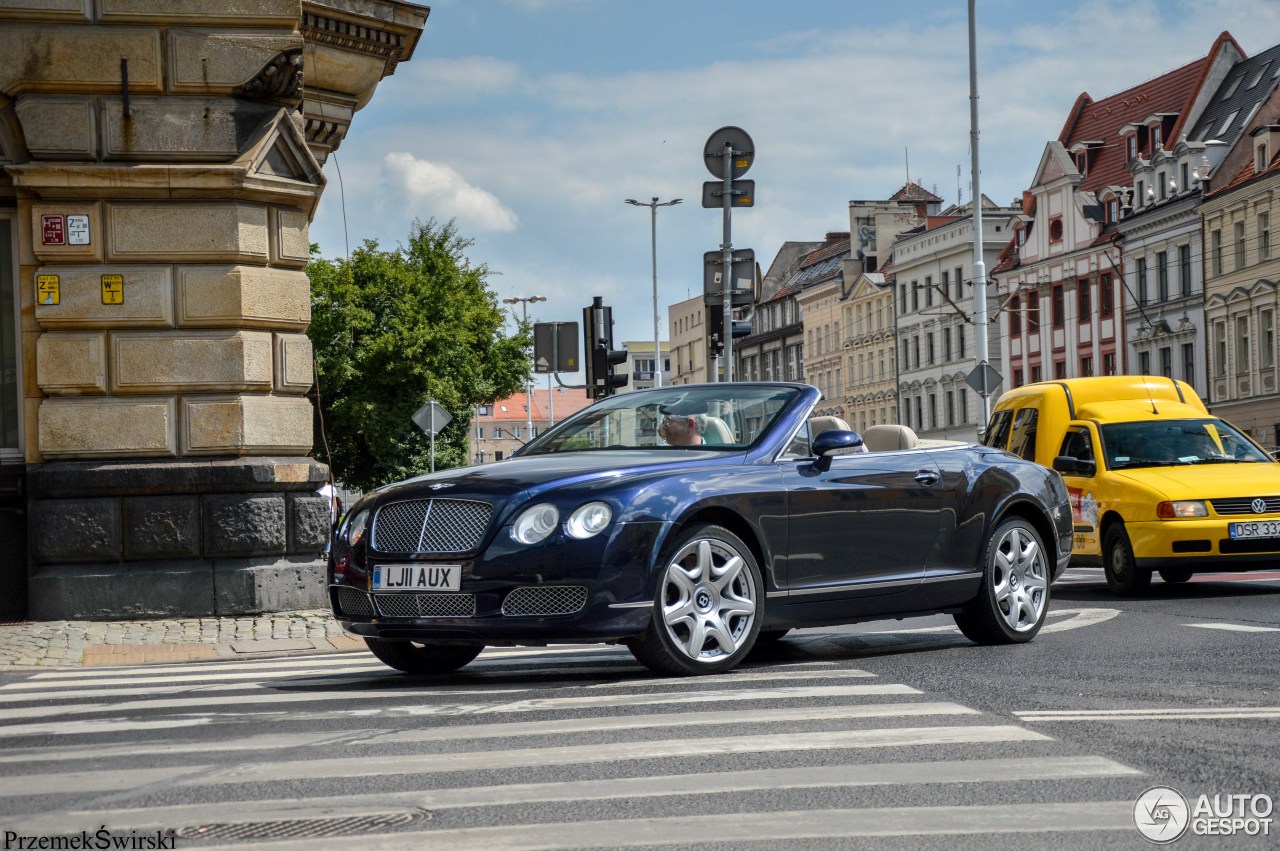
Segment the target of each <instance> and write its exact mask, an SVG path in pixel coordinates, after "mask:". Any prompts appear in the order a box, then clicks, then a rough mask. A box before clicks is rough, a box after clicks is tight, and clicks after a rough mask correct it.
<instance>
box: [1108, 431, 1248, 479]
mask: <svg viewBox="0 0 1280 851" xmlns="http://www.w3.org/2000/svg"><path fill="white" fill-rule="evenodd" d="M1100 431H1101V433H1102V446H1103V452H1104V453H1105V457H1106V461H1107V467H1108V468H1109V469H1112V470H1125V469H1130V468H1133V467H1173V466H1179V465H1184V464H1239V463H1258V462H1268V463H1269V462H1271V458H1270V456H1268V455H1267V453H1265V452H1263V451H1262V450H1261V449H1259V448H1258V447H1257V446H1256V445H1255V444H1254V443H1253V441H1251V440H1249V438H1247V437H1245V436H1244V435H1243V434H1242V433H1241V432H1240V431H1238V430H1237V429H1236V428H1235V427H1234V426H1232V425H1230V424H1228V423H1226V422H1223V421H1222V420H1217V419H1212V418H1207V419H1195V420H1151V421H1148V422H1138V423H1111V424H1109V425H1104V426H1102V427H1101V428H1100Z"/></svg>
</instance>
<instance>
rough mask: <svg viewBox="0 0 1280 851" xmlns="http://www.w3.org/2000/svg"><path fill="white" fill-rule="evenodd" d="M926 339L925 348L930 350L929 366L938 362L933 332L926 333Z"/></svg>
mask: <svg viewBox="0 0 1280 851" xmlns="http://www.w3.org/2000/svg"><path fill="white" fill-rule="evenodd" d="M924 340H925V350H926V351H928V353H929V366H933V365H934V364H935V363H937V362H938V361H937V358H935V357H934V352H933V334H932V333H929V334H925V336H924Z"/></svg>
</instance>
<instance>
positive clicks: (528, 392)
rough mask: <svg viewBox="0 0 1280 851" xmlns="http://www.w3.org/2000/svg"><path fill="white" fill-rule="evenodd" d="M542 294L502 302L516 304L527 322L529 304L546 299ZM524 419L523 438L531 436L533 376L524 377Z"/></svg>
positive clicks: (527, 322)
mask: <svg viewBox="0 0 1280 851" xmlns="http://www.w3.org/2000/svg"><path fill="white" fill-rule="evenodd" d="M546 300H547V297H546V296H544V295H530V296H519V297H516V298H504V299H503V300H502V303H503V304H518V305H520V308H521V310H522V312H523V317H524V319H523V320H522V324H524V325H528V324H529V305H530V304H537V303H538V302H540V301H546ZM524 421H525V429H526V431H525V439H526V440H528V439H530V438H532V437H533V378H532V377H526V378H525V380H524Z"/></svg>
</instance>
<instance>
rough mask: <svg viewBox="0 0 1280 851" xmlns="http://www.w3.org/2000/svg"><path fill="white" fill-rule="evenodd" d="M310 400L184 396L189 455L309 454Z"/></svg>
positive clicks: (184, 435)
mask: <svg viewBox="0 0 1280 851" xmlns="http://www.w3.org/2000/svg"><path fill="white" fill-rule="evenodd" d="M313 416H314V413H313V409H312V407H311V402H310V401H309V400H307V399H305V398H298V397H286V396H254V395H244V396H231V397H203V398H201V397H185V398H183V400H182V428H181V431H182V448H183V454H186V455H305V454H306V453H308V452H310V451H311V448H312V417H313Z"/></svg>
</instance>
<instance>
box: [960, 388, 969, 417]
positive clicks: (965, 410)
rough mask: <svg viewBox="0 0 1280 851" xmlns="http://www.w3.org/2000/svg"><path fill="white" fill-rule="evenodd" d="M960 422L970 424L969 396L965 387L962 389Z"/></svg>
mask: <svg viewBox="0 0 1280 851" xmlns="http://www.w3.org/2000/svg"><path fill="white" fill-rule="evenodd" d="M960 422H961V423H962V424H968V422H969V394H968V392H967V391H966V390H965V389H964V388H963V387H961V388H960Z"/></svg>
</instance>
